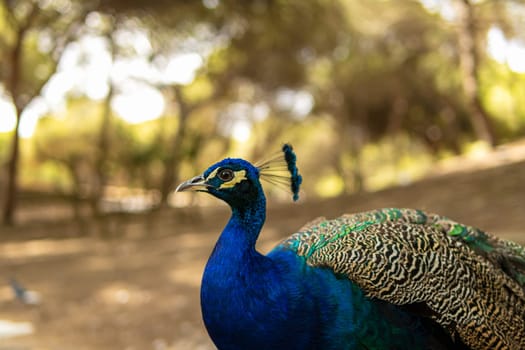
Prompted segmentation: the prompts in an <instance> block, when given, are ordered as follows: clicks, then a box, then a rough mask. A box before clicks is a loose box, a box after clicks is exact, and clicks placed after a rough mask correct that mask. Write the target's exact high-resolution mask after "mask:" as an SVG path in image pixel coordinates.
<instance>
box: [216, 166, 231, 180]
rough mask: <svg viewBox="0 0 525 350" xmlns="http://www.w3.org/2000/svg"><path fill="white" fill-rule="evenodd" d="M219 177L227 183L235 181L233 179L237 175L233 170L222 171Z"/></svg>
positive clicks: (218, 174)
mask: <svg viewBox="0 0 525 350" xmlns="http://www.w3.org/2000/svg"><path fill="white" fill-rule="evenodd" d="M217 176H218V177H219V179H221V180H222V181H225V182H226V181H231V180H233V178H234V177H235V174H234V173H233V170H231V169H221V170H220V171H219V172H218V173H217Z"/></svg>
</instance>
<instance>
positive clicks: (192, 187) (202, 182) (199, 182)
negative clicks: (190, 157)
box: [175, 175, 209, 192]
mask: <svg viewBox="0 0 525 350" xmlns="http://www.w3.org/2000/svg"><path fill="white" fill-rule="evenodd" d="M208 187H209V185H208V184H207V183H206V179H205V178H204V176H202V175H199V176H195V177H194V178H192V179H190V180H188V181H185V182H183V183H181V184H180V185H179V186H177V188H176V189H175V192H182V191H203V190H206V189H207V188H208Z"/></svg>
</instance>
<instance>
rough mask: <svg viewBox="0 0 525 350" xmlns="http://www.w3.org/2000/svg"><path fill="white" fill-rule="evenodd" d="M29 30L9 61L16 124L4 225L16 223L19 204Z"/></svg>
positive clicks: (18, 39) (18, 40)
mask: <svg viewBox="0 0 525 350" xmlns="http://www.w3.org/2000/svg"><path fill="white" fill-rule="evenodd" d="M26 29H27V28H25V27H24V28H22V29H20V30H19V31H18V33H17V36H16V40H15V45H14V47H13V49H12V50H11V52H10V54H9V56H8V58H7V60H8V65H9V71H8V72H9V73H8V74H9V75H8V79H7V84H6V88H7V91H8V92H9V94H10V95H11V99H12V101H13V105H14V106H15V114H16V124H15V130H14V133H13V139H12V141H11V153H10V155H9V161H8V164H7V188H6V191H5V193H6V197H5V202H4V208H3V213H2V214H3V215H2V219H3V223H4V224H5V225H13V224H14V221H15V218H14V217H15V211H16V204H17V192H18V181H17V180H18V161H19V155H20V135H19V134H18V131H19V129H20V117H21V114H22V111H23V108H24V107H25V105H22V101H21V98H20V96H19V82H20V73H21V72H20V65H21V58H22V46H23V43H24V38H25V33H26Z"/></svg>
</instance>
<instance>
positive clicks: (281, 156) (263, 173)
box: [255, 144, 303, 201]
mask: <svg viewBox="0 0 525 350" xmlns="http://www.w3.org/2000/svg"><path fill="white" fill-rule="evenodd" d="M296 160H297V157H296V155H295V153H294V152H293V148H292V146H291V145H290V144H284V145H283V147H282V152H279V153H278V154H277V155H274V156H273V157H271V158H270V159H268V160H266V161H263V162H259V163H257V164H255V166H256V167H257V168H258V169H259V176H260V177H261V179H262V180H264V181H267V182H269V183H271V184H274V185H277V186H279V187H285V188H286V189H287V190H289V191H291V192H292V194H293V200H294V201H297V200H298V199H299V188H300V186H301V182H302V181H303V178H302V176H301V175H300V174H299V169H297V165H296Z"/></svg>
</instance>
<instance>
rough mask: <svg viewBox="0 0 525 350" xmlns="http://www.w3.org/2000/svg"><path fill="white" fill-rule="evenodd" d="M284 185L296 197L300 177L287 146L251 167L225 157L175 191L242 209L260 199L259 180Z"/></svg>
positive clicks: (261, 192) (262, 195)
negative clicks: (208, 196)
mask: <svg viewBox="0 0 525 350" xmlns="http://www.w3.org/2000/svg"><path fill="white" fill-rule="evenodd" d="M261 179H262V180H266V181H268V182H270V183H273V184H276V185H280V186H286V187H287V188H288V189H289V190H290V191H291V192H292V194H293V199H294V200H297V199H298V198H299V187H300V185H301V182H302V177H301V175H299V171H298V169H297V166H296V156H295V153H294V152H293V149H292V147H291V146H290V145H288V144H285V145H284V146H283V148H282V152H279V154H278V155H277V156H275V157H273V158H271V159H269V160H267V161H264V162H260V163H257V164H255V165H253V164H251V163H250V162H247V161H245V160H243V159H239V158H226V159H223V160H221V161H220V162H218V163H215V164H214V165H212V166H211V167H209V168H208V169H207V170H206V171H205V172H204V173H203V174H202V175H199V176H195V177H194V178H192V179H190V180H188V181H186V182H183V183H181V184H180V185H179V186H178V187H177V189H176V190H175V191H176V192H181V191H197V192H207V193H210V194H212V195H213V196H215V197H217V198H220V199H222V200H224V201H225V202H226V203H228V204H229V205H230V206H231V207H234V208H235V207H239V208H241V207H245V206H246V205H248V204H250V203H253V202H254V201H256V200H258V199H259V198H264V192H263V189H262V186H261V182H260V180H261Z"/></svg>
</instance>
